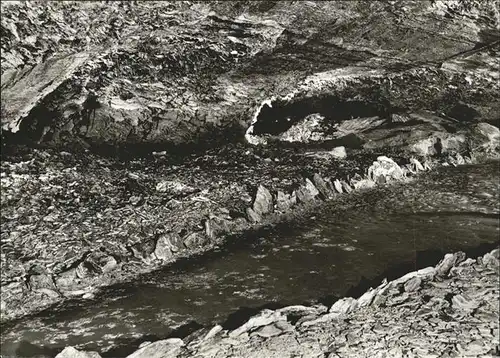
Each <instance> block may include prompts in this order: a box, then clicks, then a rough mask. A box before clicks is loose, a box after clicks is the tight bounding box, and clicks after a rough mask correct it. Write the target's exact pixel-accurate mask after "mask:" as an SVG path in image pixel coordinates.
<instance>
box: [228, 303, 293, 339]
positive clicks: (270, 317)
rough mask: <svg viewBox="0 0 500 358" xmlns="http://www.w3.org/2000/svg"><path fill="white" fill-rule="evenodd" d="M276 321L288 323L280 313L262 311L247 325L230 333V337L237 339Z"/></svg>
mask: <svg viewBox="0 0 500 358" xmlns="http://www.w3.org/2000/svg"><path fill="white" fill-rule="evenodd" d="M276 321H286V317H285V316H283V315H281V314H280V313H279V312H276V311H272V310H269V309H264V310H262V311H261V312H260V313H259V314H257V315H255V316H253V317H252V318H250V319H249V320H248V321H247V322H246V323H244V324H243V325H241V326H240V327H238V328H236V329H235V330H233V331H231V332H229V336H230V337H237V336H239V335H241V334H243V333H245V332H248V331H250V330H252V329H255V328H257V327H261V326H266V325H268V324H271V323H273V322H276Z"/></svg>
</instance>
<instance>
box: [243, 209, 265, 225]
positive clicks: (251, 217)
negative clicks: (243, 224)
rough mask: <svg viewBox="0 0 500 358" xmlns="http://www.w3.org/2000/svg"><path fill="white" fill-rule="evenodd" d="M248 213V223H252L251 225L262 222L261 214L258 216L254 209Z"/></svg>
mask: <svg viewBox="0 0 500 358" xmlns="http://www.w3.org/2000/svg"><path fill="white" fill-rule="evenodd" d="M246 212H247V217H248V221H250V222H251V223H254V224H255V223H258V222H260V221H261V220H262V217H261V216H260V215H259V214H257V213H256V212H255V211H254V210H253V209H252V208H247V209H246Z"/></svg>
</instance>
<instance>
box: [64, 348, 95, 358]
mask: <svg viewBox="0 0 500 358" xmlns="http://www.w3.org/2000/svg"><path fill="white" fill-rule="evenodd" d="M56 358H101V356H100V355H99V353H97V352H85V351H79V350H77V349H76V348H73V347H66V348H64V349H63V350H62V352H61V353H59V354H58V355H56Z"/></svg>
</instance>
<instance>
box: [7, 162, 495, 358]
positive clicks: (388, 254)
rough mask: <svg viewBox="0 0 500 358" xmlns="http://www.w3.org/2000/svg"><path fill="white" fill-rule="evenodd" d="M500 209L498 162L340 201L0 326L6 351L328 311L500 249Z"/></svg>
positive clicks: (104, 345)
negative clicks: (320, 305)
mask: <svg viewBox="0 0 500 358" xmlns="http://www.w3.org/2000/svg"><path fill="white" fill-rule="evenodd" d="M499 212H500V209H499V163H498V162H492V163H487V164H481V165H468V166H461V167H456V168H453V167H448V168H442V169H440V170H439V171H436V172H433V173H428V174H425V175H422V176H420V177H419V178H418V179H416V180H415V181H413V182H411V183H406V184H397V185H392V186H386V187H379V188H377V189H376V190H372V191H368V192H364V193H359V192H358V193H353V194H351V195H348V196H347V195H345V196H341V197H340V198H339V199H338V200H335V201H332V202H330V203H327V204H324V205H323V206H322V207H321V208H320V210H319V211H318V212H316V213H313V214H309V215H308V216H307V217H303V218H300V219H298V220H296V221H295V222H293V223H289V224H287V225H281V226H280V227H277V228H274V229H270V230H266V231H261V232H259V233H255V234H251V235H247V236H245V237H239V238H233V239H231V240H229V242H228V243H227V244H226V245H225V246H224V247H221V248H219V249H217V250H215V251H214V252H211V253H207V254H204V255H202V256H200V257H197V258H192V259H190V260H183V261H180V262H178V263H176V264H174V265H173V266H171V267H168V268H166V269H164V270H161V271H158V272H155V273H152V274H148V275H146V276H143V277H142V278H141V279H139V280H137V281H134V282H131V283H129V284H127V285H120V286H114V287H110V288H107V289H105V290H104V291H103V292H102V293H101V294H100V295H99V296H98V297H96V298H95V299H94V300H90V301H89V300H86V301H84V300H81V301H78V300H76V301H72V302H66V303H64V304H62V305H60V306H58V307H55V308H51V309H49V310H47V311H45V312H43V313H41V314H39V315H37V316H36V317H30V318H29V319H25V320H23V321H18V322H16V323H15V324H10V325H8V326H6V327H3V329H2V348H1V352H2V355H3V356H5V357H7V356H18V357H22V356H31V357H33V356H40V357H44V356H54V355H55V354H57V352H58V351H60V350H61V349H62V348H63V347H65V346H67V345H72V346H76V347H78V348H82V349H87V350H96V351H98V352H99V353H101V354H103V356H125V355H127V354H128V353H131V352H132V351H133V350H135V349H137V347H138V345H139V344H140V343H141V342H142V341H145V340H154V339H159V338H164V337H166V336H168V335H169V334H171V333H172V332H173V331H174V330H175V329H179V328H181V329H180V330H178V331H177V332H176V334H182V332H183V329H185V332H188V330H189V329H190V328H196V327H197V325H200V324H201V325H212V324H214V323H220V322H224V321H225V322H226V325H228V326H230V325H234V324H235V322H236V323H237V320H238V318H237V316H238V315H235V314H234V312H240V313H241V315H242V317H243V315H245V312H246V314H249V313H251V310H250V309H251V308H257V307H262V306H264V305H270V304H271V305H272V304H273V303H274V304H275V305H289V304H299V303H314V302H318V300H321V299H322V300H323V302H325V303H331V302H333V300H334V299H335V297H340V296H343V295H346V294H349V295H356V294H357V293H358V292H357V290H356V289H354V290H353V287H356V286H358V289H359V290H364V289H366V287H360V286H359V284H360V282H365V283H366V282H370V281H369V280H374V281H372V282H371V283H374V284H378V281H377V280H380V279H381V278H382V277H383V276H384V275H387V274H389V276H390V275H391V272H392V275H402V274H404V273H405V272H407V271H409V270H412V269H414V268H419V267H424V266H428V265H430V264H436V263H437V261H438V260H439V258H440V257H442V255H443V254H444V253H445V252H450V251H455V250H468V249H476V248H478V247H479V246H480V245H481V244H494V243H496V242H498V235H499V215H498V214H499ZM483 250H485V249H484V246H483ZM396 268H398V269H396ZM391 269H392V271H391ZM389 278H391V277H389ZM367 284H368V283H367ZM359 290H358V291H359ZM359 293H361V292H359ZM231 314H232V315H231ZM228 317H229V318H230V319H229V320H228ZM231 317H232V318H231ZM235 317H236V318H235ZM235 319H236V321H235ZM194 322H196V324H195V323H194Z"/></svg>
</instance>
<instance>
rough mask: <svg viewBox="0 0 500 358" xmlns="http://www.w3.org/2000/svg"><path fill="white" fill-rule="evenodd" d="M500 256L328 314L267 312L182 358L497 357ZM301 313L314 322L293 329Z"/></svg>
mask: <svg viewBox="0 0 500 358" xmlns="http://www.w3.org/2000/svg"><path fill="white" fill-rule="evenodd" d="M498 252H499V250H498V249H496V250H494V251H492V252H491V253H488V254H486V255H485V256H483V257H482V258H481V257H480V258H478V259H467V260H463V261H461V262H459V261H457V260H450V259H449V257H454V258H458V257H462V258H463V256H464V255H463V253H456V254H449V255H447V256H446V257H445V258H444V259H443V261H442V262H441V263H440V264H439V265H438V266H436V268H433V267H429V268H426V269H423V270H419V271H416V272H411V273H409V274H407V275H405V276H403V277H401V278H399V279H397V280H395V281H392V282H388V283H387V282H384V283H382V284H381V285H380V286H379V287H376V288H375V289H373V290H370V291H368V292H367V293H365V294H364V295H362V296H361V297H360V298H359V299H357V300H356V299H354V298H350V297H348V298H344V299H341V300H339V301H337V302H336V303H335V304H334V305H333V306H332V308H331V309H330V311H329V313H325V311H324V310H323V309H321V308H313V307H301V306H291V307H286V308H282V309H280V310H278V311H274V313H273V311H271V310H266V311H263V312H262V313H261V314H259V315H257V316H255V317H253V318H251V319H250V320H249V321H248V322H247V323H245V324H243V325H242V326H241V327H239V328H237V329H236V330H233V331H225V330H222V331H219V332H218V333H217V334H216V335H215V337H212V340H205V341H203V342H200V343H199V344H189V343H188V344H187V346H186V348H184V349H182V350H181V351H180V352H179V353H178V354H177V355H176V357H191V356H196V357H292V356H293V357H296V356H300V357H317V356H321V357H323V356H324V357H366V356H374V357H458V356H460V357H465V356H473V357H492V356H495V355H498V353H499V349H500V345H499V344H500V342H499V339H498V337H499V307H498V297H499V294H500V292H499V288H498V277H499V274H500V272H499V271H498V263H499V261H498ZM443 262H446V263H449V262H452V264H451V267H450V269H451V271H450V274H449V276H448V277H446V278H438V276H436V275H433V273H434V272H438V271H439V270H440V267H442V266H443ZM485 262H487V263H488V264H487V263H485ZM400 285H404V287H405V290H400V289H399V287H400ZM305 311H307V313H305ZM297 312H304V314H305V315H309V316H310V318H309V320H305V321H304V320H302V321H301V320H299V321H297V322H296V323H292V324H291V323H290V322H287V315H290V317H292V316H293V317H296V314H297ZM288 321H289V320H288ZM248 331H249V332H250V334H249V335H248V336H245V337H244V338H240V339H238V340H235V339H234V338H235V337H236V336H240V335H241V334H242V333H243V332H248Z"/></svg>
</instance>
